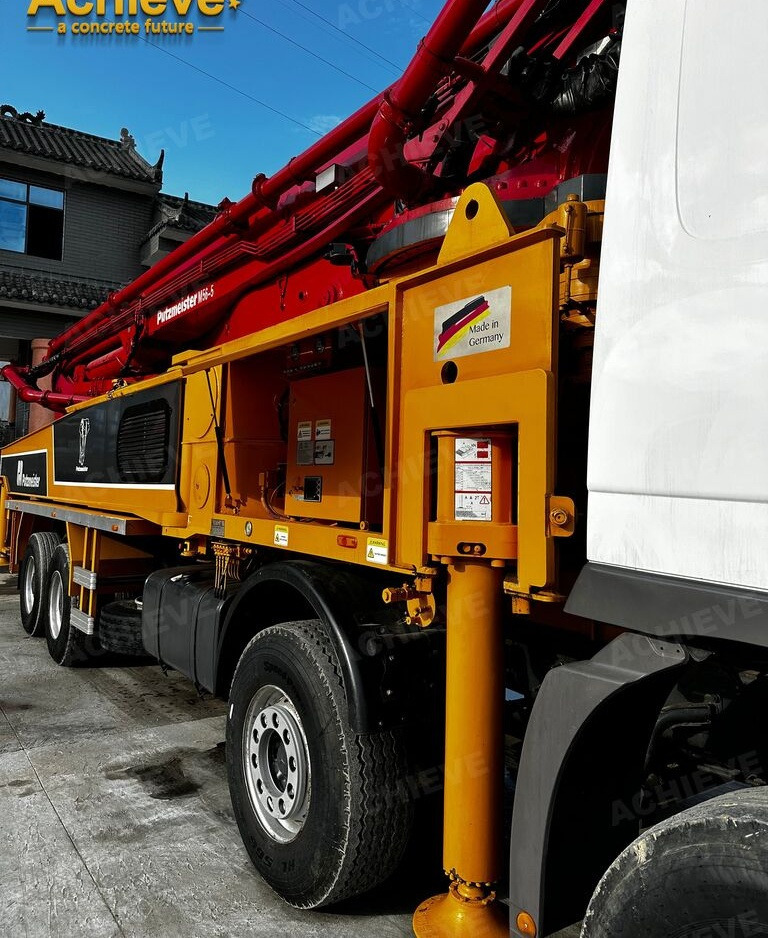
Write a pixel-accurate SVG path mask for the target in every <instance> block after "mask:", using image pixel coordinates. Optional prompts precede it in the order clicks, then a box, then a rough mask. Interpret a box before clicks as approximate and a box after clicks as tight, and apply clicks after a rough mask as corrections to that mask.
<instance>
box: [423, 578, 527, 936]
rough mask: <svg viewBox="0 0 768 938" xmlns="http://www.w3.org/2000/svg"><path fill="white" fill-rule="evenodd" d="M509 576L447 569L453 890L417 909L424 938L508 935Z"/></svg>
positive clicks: (447, 850) (446, 847)
mask: <svg viewBox="0 0 768 938" xmlns="http://www.w3.org/2000/svg"><path fill="white" fill-rule="evenodd" d="M501 577H502V571H501V570H499V569H497V568H496V567H493V566H491V565H490V564H489V563H488V562H485V563H483V562H482V561H474V562H473V561H459V560H456V561H454V562H452V563H451V564H450V565H449V566H448V596H447V681H446V714H445V816H444V843H443V867H444V869H445V872H446V873H447V875H448V876H449V877H450V880H451V881H450V885H449V889H448V892H447V893H445V894H443V895H441V896H436V897H434V898H432V899H427V901H426V902H423V903H422V904H421V905H420V906H419V908H418V909H417V910H416V912H415V914H414V917H413V929H414V932H415V933H416V935H417V936H418V938H502V936H503V938H508V936H509V916H508V913H507V910H506V908H505V907H504V906H502V905H501V904H500V903H499V902H497V901H496V893H495V888H494V887H495V883H496V882H497V880H498V879H499V871H500V849H501V836H502V813H501V798H502V779H503V766H502V758H503V746H502V735H501V717H502V706H503V700H504V688H503V685H504V680H503V678H504V654H503V652H504V646H503V642H502V632H501V602H502V597H503V591H502V583H501Z"/></svg>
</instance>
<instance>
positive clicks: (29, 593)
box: [21, 557, 37, 615]
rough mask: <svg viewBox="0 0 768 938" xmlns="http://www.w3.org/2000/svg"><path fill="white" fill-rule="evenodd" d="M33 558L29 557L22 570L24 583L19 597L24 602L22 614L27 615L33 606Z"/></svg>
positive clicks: (34, 568) (34, 566)
mask: <svg viewBox="0 0 768 938" xmlns="http://www.w3.org/2000/svg"><path fill="white" fill-rule="evenodd" d="M36 569H37V564H36V563H35V558H34V557H30V558H29V560H28V561H27V566H26V567H25V568H24V582H23V583H22V584H21V595H22V599H23V601H24V612H25V613H26V614H27V615H29V613H30V612H32V608H33V607H34V605H35V570H36Z"/></svg>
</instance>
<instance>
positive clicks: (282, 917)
mask: <svg viewBox="0 0 768 938" xmlns="http://www.w3.org/2000/svg"><path fill="white" fill-rule="evenodd" d="M225 711H226V707H225V704H223V703H222V702H221V701H218V700H213V699H211V698H206V699H204V700H203V699H201V698H200V697H199V696H198V694H197V692H196V691H195V689H194V687H193V686H192V685H191V683H190V682H189V681H187V680H186V679H185V678H183V677H181V676H180V675H179V674H176V673H174V672H171V673H169V674H168V675H167V676H165V675H163V673H162V671H161V670H160V668H159V667H156V666H151V665H142V666H126V667H106V668H99V667H93V668H82V669H67V668H59V667H57V666H56V665H55V664H54V663H53V661H52V660H51V658H50V657H49V655H48V651H47V648H46V646H45V641H44V639H33V638H30V637H29V636H27V635H26V634H25V633H24V631H23V629H22V628H21V624H20V621H19V615H18V595H17V594H16V592H15V577H13V578H8V577H5V578H3V580H0V938H10V936H14V938H16V936H25V938H117V936H124V938H159V936H162V938H259V936H270V938H320V936H323V938H361V936H365V938H403V936H411V935H412V931H411V925H410V922H411V914H412V910H413V909H414V908H415V906H416V905H417V904H418V901H419V900H420V899H421V898H424V897H425V896H427V895H430V893H431V892H434V891H435V890H439V889H441V888H442V881H441V880H440V879H439V878H432V879H429V878H428V877H427V876H426V875H424V879H423V881H419V880H420V877H421V875H422V874H421V872H418V866H417V867H416V868H417V874H416V875H415V876H414V875H413V874H412V875H411V877H410V883H409V885H408V888H407V889H403V888H400V889H398V890H397V895H394V896H393V895H392V891H391V890H381V891H380V894H379V895H377V896H373V897H366V899H364V900H357V901H356V902H355V903H354V904H350V905H349V906H348V907H347V908H345V909H343V910H341V911H339V910H334V911H333V912H323V911H320V912H297V911H295V910H294V909H291V908H290V907H289V906H287V905H285V904H284V903H283V902H281V901H280V899H278V898H277V896H275V895H274V893H272V892H271V890H270V889H269V888H268V887H267V886H266V885H265V884H264V883H263V881H262V880H261V879H260V878H259V876H258V875H257V874H256V872H255V871H254V869H253V867H252V866H251V863H250V860H249V859H248V856H247V854H246V852H245V850H244V848H243V846H242V844H241V842H240V836H239V834H238V832H237V827H236V825H235V821H234V817H233V815H232V809H231V806H230V801H229V793H228V790H227V783H226V772H225V766H224V736H225V731H224V723H225ZM560 938H578V929H572V930H568V931H567V932H563V933H561V935H560Z"/></svg>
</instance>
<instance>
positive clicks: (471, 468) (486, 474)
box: [454, 462, 491, 492]
mask: <svg viewBox="0 0 768 938" xmlns="http://www.w3.org/2000/svg"><path fill="white" fill-rule="evenodd" d="M454 488H455V489H456V491H457V492H490V491H491V464H490V463H460V462H457V463H456V485H455V486H454Z"/></svg>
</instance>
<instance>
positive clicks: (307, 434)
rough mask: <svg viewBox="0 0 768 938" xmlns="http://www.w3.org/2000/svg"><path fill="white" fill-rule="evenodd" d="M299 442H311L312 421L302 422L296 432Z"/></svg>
mask: <svg viewBox="0 0 768 938" xmlns="http://www.w3.org/2000/svg"><path fill="white" fill-rule="evenodd" d="M296 439H297V440H311V439H312V421H311V420H300V421H299V425H298V428H297V431H296Z"/></svg>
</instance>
